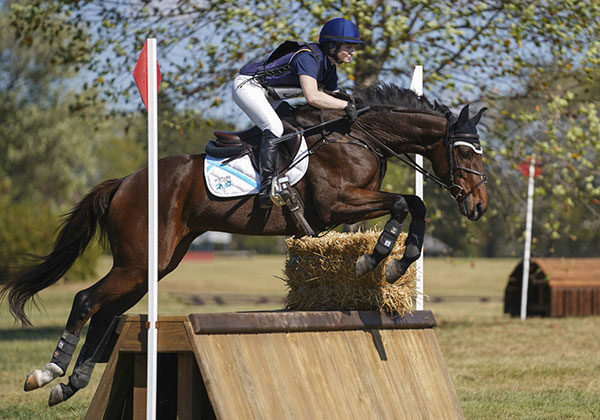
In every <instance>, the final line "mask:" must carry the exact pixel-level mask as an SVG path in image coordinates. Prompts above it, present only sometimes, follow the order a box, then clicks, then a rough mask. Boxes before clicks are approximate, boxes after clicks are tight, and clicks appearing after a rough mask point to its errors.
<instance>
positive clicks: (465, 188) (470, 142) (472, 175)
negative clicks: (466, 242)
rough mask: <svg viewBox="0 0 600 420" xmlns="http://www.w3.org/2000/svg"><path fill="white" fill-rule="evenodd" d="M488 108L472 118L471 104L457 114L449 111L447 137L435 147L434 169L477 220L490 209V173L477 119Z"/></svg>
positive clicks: (462, 208)
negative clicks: (484, 163) (488, 205)
mask: <svg viewBox="0 0 600 420" xmlns="http://www.w3.org/2000/svg"><path fill="white" fill-rule="evenodd" d="M486 109H487V108H481V109H480V110H479V112H478V113H477V115H475V116H474V117H473V118H470V119H469V105H466V106H465V107H464V108H463V109H462V110H461V112H460V114H459V116H458V118H456V117H454V116H453V115H451V114H450V116H449V118H448V123H447V129H446V136H445V138H444V141H442V142H439V143H438V144H437V145H436V147H435V148H434V150H433V159H432V163H433V169H434V171H435V173H436V175H437V176H439V177H440V178H442V179H443V180H444V182H445V183H446V186H447V188H448V190H449V191H450V194H451V195H452V197H453V198H454V199H455V200H456V202H457V204H458V208H459V210H460V212H461V214H463V215H464V216H466V217H468V218H469V219H470V220H478V219H479V218H481V216H483V214H484V213H485V211H486V209H487V188H486V182H487V177H486V175H485V172H484V170H483V149H482V147H481V143H480V142H479V134H478V133H477V123H478V122H479V120H480V119H481V115H482V114H483V112H484V111H485V110H486Z"/></svg>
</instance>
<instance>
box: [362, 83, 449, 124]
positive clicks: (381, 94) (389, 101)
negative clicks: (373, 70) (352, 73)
mask: <svg viewBox="0 0 600 420" xmlns="http://www.w3.org/2000/svg"><path fill="white" fill-rule="evenodd" d="M353 96H354V98H355V99H356V105H357V108H362V107H365V106H371V107H382V106H384V107H390V106H391V107H398V108H405V109H414V110H417V111H423V112H427V113H433V114H436V115H440V116H443V117H445V116H446V115H448V113H449V112H450V109H449V108H448V107H447V106H446V105H443V104H440V103H438V102H437V101H435V102H434V103H433V104H432V103H431V102H429V100H428V99H427V98H426V97H425V95H422V96H419V95H417V94H416V93H415V92H413V91H412V90H410V89H404V88H401V87H398V86H396V85H394V84H389V83H379V84H377V85H373V86H368V87H366V88H362V89H356V90H355V91H354V92H353Z"/></svg>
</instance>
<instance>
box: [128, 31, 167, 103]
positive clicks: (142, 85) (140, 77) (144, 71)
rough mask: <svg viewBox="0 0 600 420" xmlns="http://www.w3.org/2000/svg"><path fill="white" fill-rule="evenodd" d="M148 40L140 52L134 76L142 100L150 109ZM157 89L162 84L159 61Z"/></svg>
mask: <svg viewBox="0 0 600 420" xmlns="http://www.w3.org/2000/svg"><path fill="white" fill-rule="evenodd" d="M147 44H148V41H146V42H145V43H144V48H143V49H142V52H141V53H140V57H139V58H138V61H137V64H136V65H135V68H134V69H133V78H134V79H135V83H136V84H137V87H138V89H139V91H140V95H142V101H144V105H145V106H146V109H148V51H147V49H146V45H147ZM156 83H157V86H156V90H158V87H159V86H160V67H159V66H158V62H157V63H156Z"/></svg>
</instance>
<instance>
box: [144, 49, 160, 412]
mask: <svg viewBox="0 0 600 420" xmlns="http://www.w3.org/2000/svg"><path fill="white" fill-rule="evenodd" d="M147 48H148V51H147V52H148V355H147V357H148V370H147V376H146V378H147V382H146V419H148V420H156V371H157V359H158V356H157V352H156V350H157V349H156V348H157V329H156V320H157V317H158V290H157V288H158V115H157V72H156V39H154V38H150V39H148V40H147Z"/></svg>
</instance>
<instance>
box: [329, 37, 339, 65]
mask: <svg viewBox="0 0 600 420" xmlns="http://www.w3.org/2000/svg"><path fill="white" fill-rule="evenodd" d="M341 47H342V44H341V43H339V42H331V43H330V46H328V47H327V55H328V56H329V57H331V58H333V61H334V62H335V64H340V63H341V62H342V61H340V60H339V59H338V53H339V52H340V48H341Z"/></svg>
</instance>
